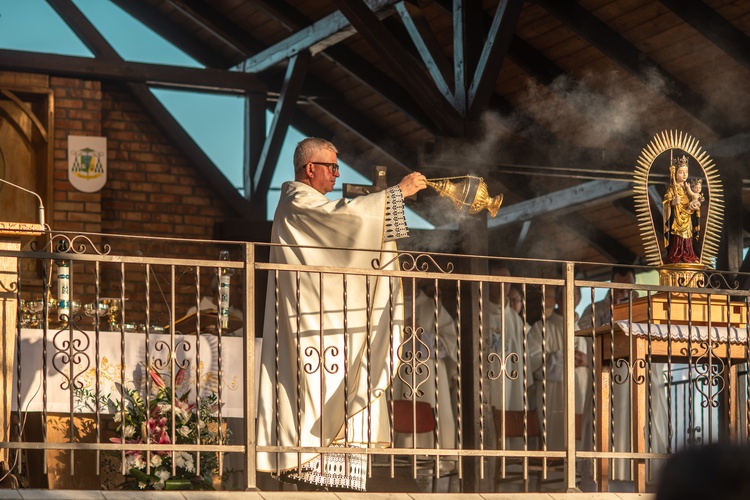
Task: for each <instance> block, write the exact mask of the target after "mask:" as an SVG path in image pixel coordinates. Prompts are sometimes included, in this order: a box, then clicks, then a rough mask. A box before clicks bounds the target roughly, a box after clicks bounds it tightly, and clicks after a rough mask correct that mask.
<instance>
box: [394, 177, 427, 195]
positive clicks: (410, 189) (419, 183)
mask: <svg viewBox="0 0 750 500" xmlns="http://www.w3.org/2000/svg"><path fill="white" fill-rule="evenodd" d="M398 187H399V188H401V194H402V195H403V196H404V198H407V197H409V196H411V195H413V194H417V192H419V191H421V190H423V189H424V188H426V187H427V177H425V176H424V175H422V174H420V173H419V172H412V173H410V174H409V175H407V176H406V177H404V178H403V179H401V182H399V183H398Z"/></svg>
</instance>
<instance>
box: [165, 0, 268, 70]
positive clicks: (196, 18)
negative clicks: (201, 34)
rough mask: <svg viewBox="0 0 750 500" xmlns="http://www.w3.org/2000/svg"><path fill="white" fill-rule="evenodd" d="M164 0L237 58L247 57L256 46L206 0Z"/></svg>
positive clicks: (243, 32)
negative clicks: (220, 42)
mask: <svg viewBox="0 0 750 500" xmlns="http://www.w3.org/2000/svg"><path fill="white" fill-rule="evenodd" d="M164 1H165V2H166V3H167V4H168V5H170V6H172V8H174V9H175V10H177V11H178V12H181V13H182V14H183V15H184V16H186V17H187V18H189V19H190V20H191V21H193V22H194V23H196V24H198V25H199V26H200V27H201V28H203V29H204V30H206V31H208V32H210V33H211V34H212V35H213V36H215V37H216V38H219V39H221V41H222V42H224V43H225V44H226V45H227V46H229V47H231V48H232V49H233V50H234V51H235V52H236V53H237V58H238V59H242V58H245V57H247V56H248V54H250V53H251V51H252V49H253V48H257V42H256V41H255V40H254V39H253V38H251V37H249V36H248V35H247V33H246V32H245V31H244V30H242V29H240V28H238V27H237V26H236V25H235V24H233V23H228V22H227V18H226V17H224V16H223V15H222V14H221V13H220V12H219V11H217V10H216V9H215V8H214V7H211V6H209V5H208V4H207V3H206V2H202V1H199V0H164ZM173 22H174V21H173Z"/></svg>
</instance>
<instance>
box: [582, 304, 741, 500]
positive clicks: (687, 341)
mask: <svg viewBox="0 0 750 500" xmlns="http://www.w3.org/2000/svg"><path fill="white" fill-rule="evenodd" d="M592 333H593V336H594V338H595V342H594V349H595V357H596V362H595V366H594V375H595V377H596V384H597V387H598V388H599V390H598V391H597V394H596V405H597V413H596V429H597V436H596V442H597V446H598V448H599V449H600V450H604V451H608V450H609V449H610V446H611V445H610V440H611V437H612V427H611V421H610V405H611V399H610V397H611V390H612V381H613V378H612V377H613V364H616V365H617V364H619V363H620V362H625V365H624V366H626V368H627V371H628V375H627V376H626V380H627V378H628V377H629V378H630V379H631V380H632V381H633V385H632V391H633V395H632V402H633V404H632V406H631V407H630V411H631V419H630V436H632V437H633V438H632V439H633V441H632V443H633V449H632V450H630V451H631V452H632V453H633V454H635V459H634V467H635V470H634V480H635V488H636V491H637V492H641V493H643V492H645V491H646V469H645V460H644V456H645V455H644V454H646V453H647V452H648V451H649V450H648V447H647V443H646V437H645V434H644V432H645V429H647V425H648V412H649V409H648V400H649V395H648V393H647V385H648V384H647V383H645V380H646V379H647V377H648V371H649V365H650V363H660V362H670V363H687V364H690V365H706V366H707V368H705V369H704V371H705V373H706V374H707V377H710V378H712V379H716V383H714V381H712V380H708V382H707V387H709V390H708V391H707V392H705V393H703V397H705V398H706V399H707V404H710V405H713V406H714V407H718V405H719V403H720V393H721V392H722V390H726V391H727V392H728V397H726V398H723V399H721V402H722V404H723V403H725V402H726V401H728V402H729V405H730V406H728V407H724V408H722V413H723V415H724V418H725V420H726V424H727V425H726V427H727V428H729V429H730V432H736V429H737V415H738V408H737V401H738V400H739V399H738V394H737V384H736V383H733V382H731V381H734V380H736V379H737V373H738V367H739V366H740V365H742V364H744V363H747V345H748V328H747V311H746V307H745V305H744V304H741V303H729V302H728V301H727V298H726V296H721V298H717V297H713V299H712V296H711V295H710V294H708V293H706V292H705V291H702V292H700V293H690V294H689V296H688V294H685V293H672V294H664V293H660V294H654V295H651V296H649V297H641V298H638V299H635V300H633V301H632V304H627V303H624V304H617V305H615V307H614V316H613V322H612V324H606V325H602V326H599V327H597V328H596V329H595V330H594V331H593V332H592V330H591V329H588V330H581V331H578V332H576V335H578V336H583V337H587V338H591V336H592ZM618 360H619V361H618ZM727 368H728V370H727ZM731 437H734V436H730V438H731ZM617 451H623V450H617ZM597 464H598V466H597V469H598V477H597V483H598V486H599V490H600V491H608V480H609V467H610V463H609V459H608V458H603V457H600V458H598V459H597Z"/></svg>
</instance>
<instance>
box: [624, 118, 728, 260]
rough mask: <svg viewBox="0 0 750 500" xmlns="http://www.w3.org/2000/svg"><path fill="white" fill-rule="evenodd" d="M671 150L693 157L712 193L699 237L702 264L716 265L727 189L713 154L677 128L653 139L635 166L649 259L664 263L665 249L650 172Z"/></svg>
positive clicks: (638, 208)
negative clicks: (653, 205) (655, 216)
mask: <svg viewBox="0 0 750 500" xmlns="http://www.w3.org/2000/svg"><path fill="white" fill-rule="evenodd" d="M671 149H679V150H681V151H683V152H684V153H685V154H687V155H689V156H691V157H692V158H693V160H694V161H695V162H696V163H697V164H698V166H700V168H701V170H702V171H703V177H704V178H705V179H706V187H707V188H708V189H707V192H708V209H707V215H706V223H705V229H704V230H703V234H701V235H700V237H699V238H698V244H699V245H700V251H699V253H698V256H699V259H700V263H701V264H703V265H705V266H708V267H711V268H714V267H715V264H716V254H717V253H718V252H719V242H720V238H721V230H722V221H723V219H724V189H723V187H722V184H721V179H720V178H719V172H718V170H717V169H716V165H715V164H714V163H713V160H712V159H711V157H710V156H709V155H708V153H706V152H705V151H703V150H702V148H701V147H700V146H699V145H698V140H697V139H695V138H694V137H691V136H690V135H689V134H686V133H683V132H680V131H677V130H665V131H663V132H660V133H658V134H656V135H655V136H654V138H653V139H651V142H649V143H648V145H646V147H645V148H643V150H641V155H640V156H639V157H638V165H637V166H636V167H635V176H634V183H635V187H634V188H633V191H634V192H635V195H634V198H635V208H636V214H637V217H638V227H639V230H640V233H641V240H643V246H644V249H645V252H646V262H647V263H648V264H649V265H651V266H662V265H663V264H664V261H663V258H662V249H661V247H660V246H659V236H658V234H657V227H659V228H662V227H663V224H658V226H657V224H656V223H655V221H654V220H653V215H652V213H653V212H652V211H651V206H650V203H651V198H650V197H649V182H648V180H649V174H650V172H651V167H652V166H653V164H654V161H655V160H656V158H657V157H658V156H659V155H661V154H662V153H664V152H666V151H669V150H671Z"/></svg>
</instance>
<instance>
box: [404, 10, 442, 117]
mask: <svg viewBox="0 0 750 500" xmlns="http://www.w3.org/2000/svg"><path fill="white" fill-rule="evenodd" d="M396 12H397V13H398V15H399V17H400V18H401V23H402V24H403V25H404V28H405V29H406V32H407V33H408V34H409V37H410V38H411V40H412V42H413V43H414V46H415V47H416V48H417V53H418V54H419V56H420V58H421V59H422V63H424V65H425V67H426V68H427V72H428V73H429V74H430V76H431V77H432V80H433V82H435V85H436V86H437V88H438V90H439V91H440V93H441V94H442V95H443V97H444V98H445V99H446V100H447V101H448V102H450V103H453V106H454V107H455V105H456V103H455V102H454V99H455V96H454V92H453V87H452V86H451V85H450V84H449V82H452V81H453V66H452V64H451V62H450V61H448V58H447V57H446V56H445V54H444V53H443V49H442V47H440V44H439V42H438V40H437V38H436V37H435V33H433V31H432V29H431V28H430V25H429V24H428V22H427V20H426V19H425V16H424V14H423V13H422V9H421V8H419V7H418V6H416V5H414V4H411V3H407V2H399V3H398V4H396ZM453 84H454V86H455V82H453Z"/></svg>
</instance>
